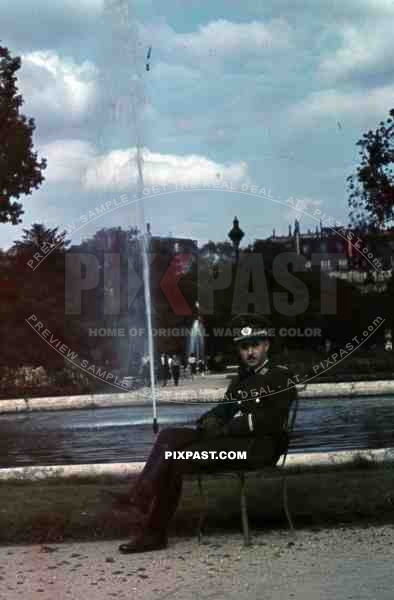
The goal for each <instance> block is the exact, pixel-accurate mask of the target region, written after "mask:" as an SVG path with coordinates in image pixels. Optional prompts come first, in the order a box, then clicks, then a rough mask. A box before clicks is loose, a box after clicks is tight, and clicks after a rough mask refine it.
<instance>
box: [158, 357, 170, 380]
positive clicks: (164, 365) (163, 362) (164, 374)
mask: <svg viewBox="0 0 394 600" xmlns="http://www.w3.org/2000/svg"><path fill="white" fill-rule="evenodd" d="M169 374H170V369H169V366H168V358H167V355H166V354H162V355H161V357H160V381H161V383H162V385H163V386H166V385H167V381H168V378H169Z"/></svg>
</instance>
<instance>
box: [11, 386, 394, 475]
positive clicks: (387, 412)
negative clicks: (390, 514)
mask: <svg viewBox="0 0 394 600" xmlns="http://www.w3.org/2000/svg"><path fill="white" fill-rule="evenodd" d="M211 406H212V405H209V406H207V404H190V405H188V404H183V405H179V404H176V405H162V406H159V407H158V408H159V424H160V427H161V428H163V427H166V426H167V427H168V426H170V425H172V426H175V425H176V426H188V425H189V426H192V425H193V423H194V421H195V420H196V419H197V418H198V417H199V416H200V415H201V414H202V413H203V412H205V411H207V410H209V408H211ZM154 437H155V436H154V434H153V432H152V412H151V408H150V407H149V406H139V407H137V406H136V407H127V408H109V409H93V410H73V411H56V412H40V413H38V412H37V413H30V414H29V413H23V414H12V415H0V467H1V468H5V467H14V466H28V465H59V464H69V465H72V464H82V463H111V462H138V461H143V460H145V459H146V457H147V455H148V453H149V450H150V448H151V447H152V444H153V441H154ZM390 446H394V397H392V396H380V397H359V398H352V399H348V398H327V399H319V400H310V399H305V400H300V405H299V411H298V417H297V422H296V427H295V431H294V436H293V439H292V443H291V447H290V453H294V452H321V451H330V450H331V451H332V450H349V449H366V448H386V447H390Z"/></svg>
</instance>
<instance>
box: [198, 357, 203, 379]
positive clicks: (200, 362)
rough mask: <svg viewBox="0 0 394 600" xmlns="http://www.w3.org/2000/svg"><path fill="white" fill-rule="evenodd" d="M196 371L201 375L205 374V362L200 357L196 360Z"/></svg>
mask: <svg viewBox="0 0 394 600" xmlns="http://www.w3.org/2000/svg"><path fill="white" fill-rule="evenodd" d="M198 372H199V374H200V375H202V377H204V375H205V362H204V360H203V359H202V358H200V359H199V360H198Z"/></svg>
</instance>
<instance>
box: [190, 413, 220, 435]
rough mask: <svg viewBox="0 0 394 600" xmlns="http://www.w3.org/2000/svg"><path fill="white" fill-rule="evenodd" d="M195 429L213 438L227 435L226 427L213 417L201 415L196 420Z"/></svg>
mask: <svg viewBox="0 0 394 600" xmlns="http://www.w3.org/2000/svg"><path fill="white" fill-rule="evenodd" d="M197 429H198V430H199V431H202V432H203V433H208V434H210V435H215V436H219V435H226V433H227V426H226V425H223V423H222V422H221V421H220V420H219V419H218V418H217V417H215V416H214V415H207V416H204V415H203V416H202V417H201V418H200V419H198V421H197Z"/></svg>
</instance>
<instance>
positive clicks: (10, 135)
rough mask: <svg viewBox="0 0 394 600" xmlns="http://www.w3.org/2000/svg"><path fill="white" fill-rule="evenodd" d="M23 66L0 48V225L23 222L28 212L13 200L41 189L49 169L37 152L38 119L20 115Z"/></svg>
mask: <svg viewBox="0 0 394 600" xmlns="http://www.w3.org/2000/svg"><path fill="white" fill-rule="evenodd" d="M20 66H21V59H20V58H19V57H14V58H13V57H12V56H11V54H10V52H9V50H8V49H7V48H4V47H2V46H0V223H11V224H12V225H17V224H18V223H21V221H22V220H21V218H20V217H21V215H23V213H24V211H23V209H22V205H21V204H20V203H19V202H13V201H12V200H11V199H12V198H19V197H20V195H21V194H26V195H28V194H31V193H32V190H33V189H37V188H38V187H39V186H40V185H41V183H42V182H43V181H44V177H43V174H42V172H43V170H44V169H45V168H46V160H45V159H41V160H40V161H39V160H38V159H37V153H35V152H34V151H33V139H32V138H33V132H34V130H35V123H34V119H27V118H26V117H25V116H24V115H22V114H21V113H20V108H21V106H22V104H23V98H22V96H21V95H20V94H18V88H17V78H16V75H15V73H16V72H17V71H18V69H19V68H20Z"/></svg>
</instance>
